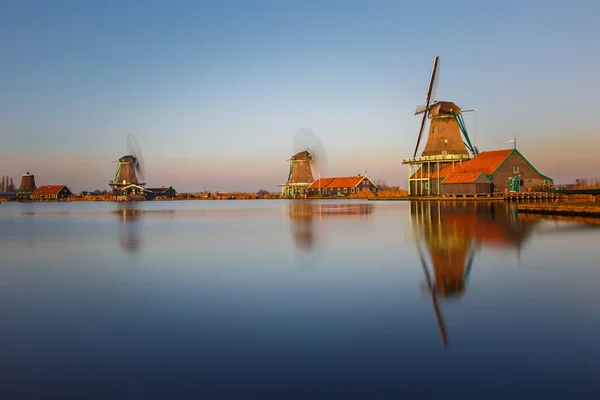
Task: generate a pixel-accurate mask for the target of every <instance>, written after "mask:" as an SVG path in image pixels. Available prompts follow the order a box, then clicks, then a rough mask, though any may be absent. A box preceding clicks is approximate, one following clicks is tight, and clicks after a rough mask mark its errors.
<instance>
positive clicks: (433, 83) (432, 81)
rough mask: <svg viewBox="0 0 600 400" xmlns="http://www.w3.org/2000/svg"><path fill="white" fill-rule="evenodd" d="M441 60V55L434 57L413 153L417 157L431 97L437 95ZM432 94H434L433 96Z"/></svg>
mask: <svg viewBox="0 0 600 400" xmlns="http://www.w3.org/2000/svg"><path fill="white" fill-rule="evenodd" d="M439 62H440V56H435V58H434V59H433V68H432V69H431V78H429V86H428V87H427V95H426V96H425V107H424V109H423V111H422V112H423V119H422V120H421V128H420V129H419V136H417V145H416V146H415V152H414V154H413V157H416V156H417V151H419V144H421V138H422V137H423V130H424V128H425V122H426V121H427V115H428V114H429V103H430V102H431V99H432V98H433V97H434V96H435V92H436V91H437V81H438V78H439V75H440V74H439V68H438V64H439ZM432 94H433V95H434V96H432ZM418 110H419V108H417V111H418ZM415 114H417V113H415Z"/></svg>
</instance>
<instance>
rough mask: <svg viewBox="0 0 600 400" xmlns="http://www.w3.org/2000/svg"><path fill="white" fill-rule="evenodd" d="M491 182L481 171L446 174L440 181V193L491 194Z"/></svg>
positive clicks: (447, 194)
mask: <svg viewBox="0 0 600 400" xmlns="http://www.w3.org/2000/svg"><path fill="white" fill-rule="evenodd" d="M491 187H492V182H491V180H490V179H489V178H488V177H487V176H486V175H485V174H484V173H483V172H480V173H476V172H466V173H460V174H451V175H448V176H447V177H446V178H445V179H444V180H443V181H442V195H445V196H473V195H486V194H491V190H492V189H491Z"/></svg>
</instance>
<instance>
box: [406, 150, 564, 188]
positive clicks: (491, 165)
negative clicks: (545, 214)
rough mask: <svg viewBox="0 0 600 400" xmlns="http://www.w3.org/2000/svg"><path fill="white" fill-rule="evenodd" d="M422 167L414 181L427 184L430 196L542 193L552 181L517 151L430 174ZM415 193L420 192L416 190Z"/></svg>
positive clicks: (479, 157) (482, 156) (487, 155)
mask: <svg viewBox="0 0 600 400" xmlns="http://www.w3.org/2000/svg"><path fill="white" fill-rule="evenodd" d="M423 169H424V168H421V169H420V170H418V171H417V172H415V173H414V174H413V176H412V177H411V178H413V181H412V182H411V183H412V184H413V185H415V186H416V182H415V181H414V178H418V179H421V180H422V181H424V182H426V186H425V188H426V190H427V192H428V193H427V194H431V195H440V194H441V195H447V196H472V195H493V194H500V193H503V192H515V191H516V192H528V191H534V192H535V191H540V190H542V189H544V188H547V187H550V186H552V183H553V182H552V179H551V178H549V177H548V176H546V175H544V174H542V173H540V172H539V171H538V170H537V169H536V168H535V167H534V166H533V165H532V164H531V163H530V162H529V161H528V160H527V159H526V158H525V157H524V156H523V154H521V152H519V151H518V150H517V149H506V150H492V151H484V152H482V153H480V154H479V155H477V156H475V157H473V158H471V159H468V160H464V161H456V162H453V163H451V164H449V165H446V166H445V167H443V168H440V169H439V170H437V171H434V172H431V173H427V172H426V171H423ZM412 189H413V193H416V192H418V190H417V189H416V187H413V188H412Z"/></svg>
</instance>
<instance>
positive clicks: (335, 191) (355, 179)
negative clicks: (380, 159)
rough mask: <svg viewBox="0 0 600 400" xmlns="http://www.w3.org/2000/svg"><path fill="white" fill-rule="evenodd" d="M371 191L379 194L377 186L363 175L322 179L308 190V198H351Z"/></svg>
mask: <svg viewBox="0 0 600 400" xmlns="http://www.w3.org/2000/svg"><path fill="white" fill-rule="evenodd" d="M364 191H371V192H373V193H377V185H375V183H373V181H372V180H370V179H369V178H367V177H366V176H363V175H360V174H359V175H356V176H343V177H333V178H320V179H317V180H316V181H314V182H313V183H312V184H311V185H310V186H309V187H308V189H307V195H308V196H337V197H342V196H349V195H352V194H356V193H360V192H364Z"/></svg>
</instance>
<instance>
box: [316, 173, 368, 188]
mask: <svg viewBox="0 0 600 400" xmlns="http://www.w3.org/2000/svg"><path fill="white" fill-rule="evenodd" d="M363 179H365V177H364V176H343V177H333V178H321V179H317V180H316V181H314V182H313V183H312V184H311V185H310V186H309V187H308V188H309V189H318V188H321V189H325V188H343V187H356V186H358V184H359V183H360V182H362V180H363ZM367 179H368V178H367Z"/></svg>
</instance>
